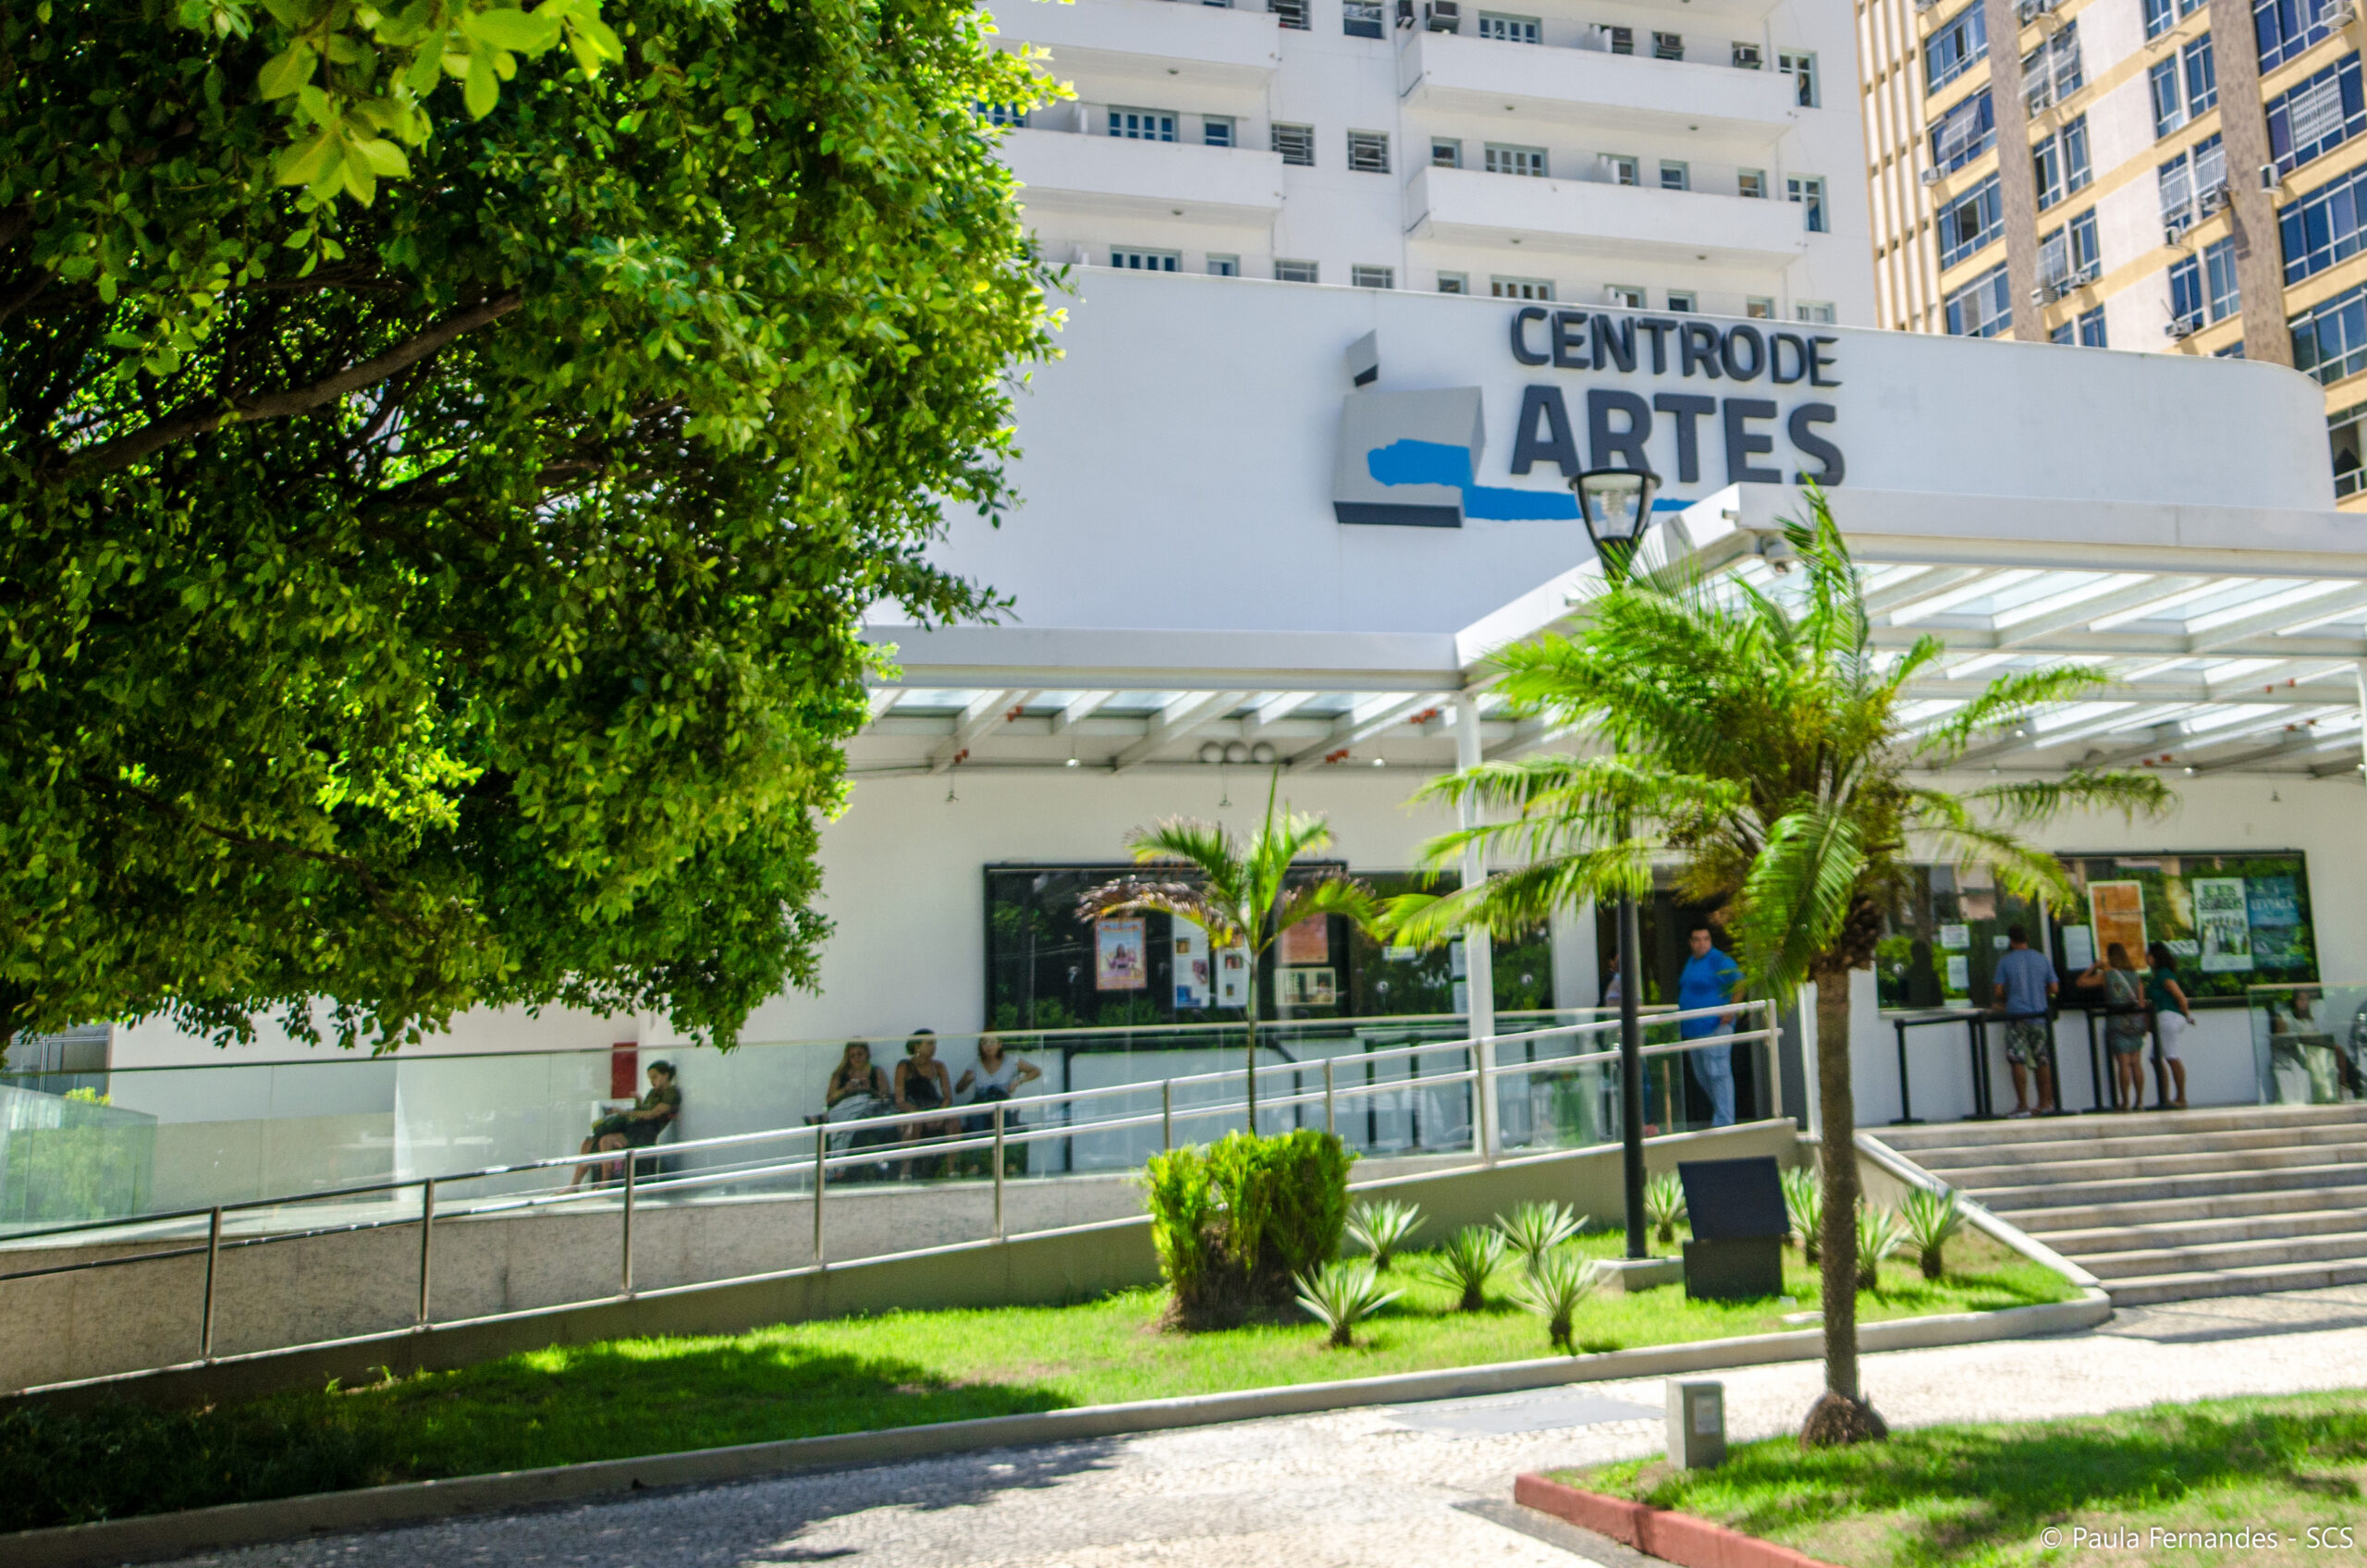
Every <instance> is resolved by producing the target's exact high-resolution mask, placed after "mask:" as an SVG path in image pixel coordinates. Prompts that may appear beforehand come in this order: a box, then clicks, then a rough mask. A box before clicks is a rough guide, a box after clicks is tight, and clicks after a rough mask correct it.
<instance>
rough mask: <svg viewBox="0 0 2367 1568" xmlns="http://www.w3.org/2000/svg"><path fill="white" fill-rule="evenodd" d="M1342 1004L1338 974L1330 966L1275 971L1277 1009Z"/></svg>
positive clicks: (1297, 966)
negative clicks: (1340, 1001)
mask: <svg viewBox="0 0 2367 1568" xmlns="http://www.w3.org/2000/svg"><path fill="white" fill-rule="evenodd" d="M1339 1000H1340V991H1339V980H1338V975H1337V972H1336V971H1334V970H1332V969H1331V968H1330V967H1328V966H1316V965H1295V966H1292V967H1288V968H1282V969H1277V970H1275V971H1274V1005H1275V1006H1277V1007H1334V1006H1337V1005H1338V1004H1339Z"/></svg>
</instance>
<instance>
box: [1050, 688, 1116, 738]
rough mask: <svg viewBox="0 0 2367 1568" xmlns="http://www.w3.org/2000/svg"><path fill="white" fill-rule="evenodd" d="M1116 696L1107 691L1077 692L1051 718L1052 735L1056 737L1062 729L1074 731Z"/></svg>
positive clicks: (1114, 693)
mask: <svg viewBox="0 0 2367 1568" xmlns="http://www.w3.org/2000/svg"><path fill="white" fill-rule="evenodd" d="M1117 694H1118V693H1117V692H1113V691H1108V690H1103V691H1098V692H1078V693H1077V694H1076V695H1075V696H1073V697H1072V698H1070V699H1069V700H1068V702H1067V703H1066V704H1063V705H1062V706H1061V711H1060V712H1058V713H1056V714H1054V715H1053V716H1052V733H1053V734H1055V735H1058V734H1059V733H1060V732H1061V730H1063V729H1074V728H1075V727H1076V726H1077V725H1080V724H1083V723H1084V722H1085V720H1086V719H1088V718H1091V717H1093V716H1094V715H1095V714H1096V713H1098V712H1099V711H1100V709H1101V706H1102V704H1105V703H1107V702H1109V701H1110V698H1112V697H1114V696H1116V695H1117Z"/></svg>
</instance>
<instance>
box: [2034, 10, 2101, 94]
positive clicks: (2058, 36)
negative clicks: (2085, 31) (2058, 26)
mask: <svg viewBox="0 0 2367 1568" xmlns="http://www.w3.org/2000/svg"><path fill="white" fill-rule="evenodd" d="M2086 80H2087V79H2086V78H2085V77H2083V76H2082V75H2081V74H2080V70H2079V22H2078V21H2077V20H2076V19H2075V20H2072V21H2067V22H2065V23H2064V24H2063V27H2062V30H2061V31H2058V32H2056V33H2055V35H2054V37H2052V38H2050V39H2048V40H2046V41H2045V42H2044V43H2041V44H2040V45H2039V46H2038V47H2037V48H2035V49H2033V50H2031V51H2030V53H2029V54H2027V55H2023V56H2022V103H2023V105H2024V106H2025V107H2027V108H2028V109H2029V110H2030V113H2032V114H2036V113H2037V112H2038V111H2039V110H2041V109H2043V108H2046V107H2047V106H2049V105H2050V104H2060V103H2061V102H2063V100H2065V99H2066V98H2068V97H2070V96H2071V94H2073V93H2074V92H2079V89H2080V87H2081V86H2082V85H2083V84H2084V83H2085V81H2086Z"/></svg>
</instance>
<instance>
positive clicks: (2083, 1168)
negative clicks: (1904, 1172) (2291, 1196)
mask: <svg viewBox="0 0 2367 1568" xmlns="http://www.w3.org/2000/svg"><path fill="white" fill-rule="evenodd" d="M2293 1169H2308V1170H2349V1171H2350V1173H2351V1179H2352V1180H2354V1181H2356V1180H2358V1179H2359V1178H2360V1177H2362V1176H2367V1142H2362V1143H2349V1144H2311V1145H2303V1146H2302V1147H2300V1148H2271V1149H2242V1150H2238V1151H2237V1152H2234V1153H2231V1154H2221V1153H2217V1152H2214V1151H2212V1150H2207V1149H2206V1150H2204V1151H2202V1152H2201V1153H2198V1154H2157V1155H2148V1156H2146V1157H2144V1158H2140V1159H2057V1160H2045V1161H2041V1162H2038V1163H2034V1164H2030V1165H2001V1166H1993V1167H1985V1168H1982V1169H1980V1170H1960V1171H1952V1172H1936V1171H1935V1172H1933V1174H1935V1175H1944V1178H1945V1180H1946V1181H1947V1182H1948V1183H1949V1184H1950V1185H1951V1186H1956V1187H1961V1188H1963V1189H1964V1190H1965V1191H1967V1192H1968V1193H1972V1194H1982V1193H1986V1192H1994V1191H1999V1190H2002V1189H2017V1190H2018V1189H2021V1188H2026V1187H2036V1186H2042V1185H2074V1184H2081V1183H2086V1182H2099V1181H2127V1180H2140V1179H2149V1178H2164V1179H2172V1178H2177V1177H2181V1176H2216V1175H2223V1174H2229V1173H2234V1172H2238V1171H2263V1172H2264V1171H2271V1170H2293ZM1983 1201H1986V1200H1985V1199H1984V1200H1983Z"/></svg>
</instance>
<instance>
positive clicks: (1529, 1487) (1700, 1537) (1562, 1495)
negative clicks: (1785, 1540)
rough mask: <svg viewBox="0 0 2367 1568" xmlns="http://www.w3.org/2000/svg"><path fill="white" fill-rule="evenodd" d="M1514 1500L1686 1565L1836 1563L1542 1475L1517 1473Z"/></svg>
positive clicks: (1795, 1567) (1806, 1566)
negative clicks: (1582, 1489) (1568, 1484)
mask: <svg viewBox="0 0 2367 1568" xmlns="http://www.w3.org/2000/svg"><path fill="white" fill-rule="evenodd" d="M1513 1501H1515V1502H1517V1503H1519V1504H1520V1505H1521V1506H1522V1507H1524V1508H1534V1509H1536V1510H1537V1511H1538V1512H1539V1513H1550V1514H1551V1515H1552V1516H1553V1517H1554V1518H1556V1519H1561V1520H1565V1521H1567V1522H1568V1523H1570V1524H1573V1525H1577V1526H1578V1527H1579V1528H1580V1529H1585V1530H1592V1531H1593V1532H1594V1533H1595V1534H1597V1535H1599V1536H1609V1537H1611V1538H1612V1539H1613V1540H1615V1541H1617V1542H1619V1543H1620V1544H1621V1545H1623V1546H1632V1547H1634V1548H1635V1549H1636V1550H1637V1551H1640V1552H1643V1553H1645V1554H1647V1555H1649V1556H1652V1557H1658V1558H1662V1559H1663V1560H1665V1561H1667V1562H1675V1563H1680V1564H1682V1565H1683V1568H1834V1565H1833V1564H1832V1563H1829V1562H1825V1561H1824V1560H1823V1559H1821V1558H1817V1557H1810V1556H1809V1555H1807V1554H1806V1553H1805V1552H1798V1551H1795V1550H1792V1549H1791V1548H1790V1547H1788V1546H1777V1545H1776V1544H1775V1543H1774V1542H1773V1541H1764V1540H1760V1538H1759V1537H1757V1536H1746V1535H1744V1534H1743V1533H1742V1532H1741V1531H1739V1530H1729V1529H1727V1528H1726V1527H1725V1526H1724V1525H1713V1524H1711V1523H1710V1521H1709V1520H1707V1519H1697V1518H1695V1517H1694V1516H1693V1515H1692V1514H1690V1513H1672V1512H1670V1511H1669V1510H1667V1509H1665V1508H1654V1507H1652V1506H1651V1505H1650V1504H1649V1503H1642V1502H1630V1501H1627V1500H1626V1499H1625V1498H1619V1497H1605V1496H1604V1495H1603V1494H1602V1493H1600V1492H1589V1491H1581V1490H1579V1489H1578V1488H1576V1487H1565V1486H1564V1485H1563V1484H1562V1483H1561V1482H1559V1481H1552V1480H1548V1479H1547V1478H1546V1477H1544V1476H1530V1475H1525V1476H1518V1477H1516V1478H1515V1480H1514V1482H1513Z"/></svg>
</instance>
